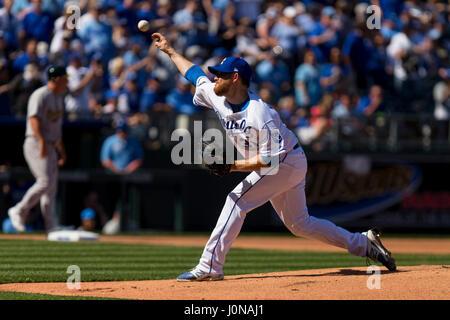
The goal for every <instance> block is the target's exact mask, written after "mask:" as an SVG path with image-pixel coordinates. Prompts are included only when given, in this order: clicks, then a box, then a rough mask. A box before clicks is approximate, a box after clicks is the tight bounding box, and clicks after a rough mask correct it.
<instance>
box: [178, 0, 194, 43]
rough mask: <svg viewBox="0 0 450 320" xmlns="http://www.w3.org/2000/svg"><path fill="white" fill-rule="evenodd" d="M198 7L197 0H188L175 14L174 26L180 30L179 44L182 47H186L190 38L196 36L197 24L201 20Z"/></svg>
mask: <svg viewBox="0 0 450 320" xmlns="http://www.w3.org/2000/svg"><path fill="white" fill-rule="evenodd" d="M197 9H198V1H197V0H187V1H186V2H185V4H184V7H183V8H182V9H180V10H177V11H176V12H175V13H174V15H173V23H174V26H175V27H176V30H177V31H178V32H179V39H178V41H177V44H178V45H180V46H181V47H186V45H187V43H188V42H190V38H191V37H194V36H195V33H196V25H197V24H198V23H199V22H200V20H199V19H198V18H197V17H196V11H197Z"/></svg>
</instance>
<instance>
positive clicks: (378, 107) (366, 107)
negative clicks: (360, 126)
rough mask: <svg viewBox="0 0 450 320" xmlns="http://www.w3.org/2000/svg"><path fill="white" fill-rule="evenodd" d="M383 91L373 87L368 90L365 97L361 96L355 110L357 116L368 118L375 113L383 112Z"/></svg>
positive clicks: (378, 87) (375, 86)
mask: <svg viewBox="0 0 450 320" xmlns="http://www.w3.org/2000/svg"><path fill="white" fill-rule="evenodd" d="M385 111H386V109H385V106H384V99H383V89H382V88H381V87H380V86H377V85H374V86H372V87H371V88H370V91H369V94H368V95H367V96H362V97H361V98H360V99H359V101H358V104H357V106H356V109H355V113H356V114H357V115H361V116H364V117H370V116H371V115H373V114H375V113H376V112H385Z"/></svg>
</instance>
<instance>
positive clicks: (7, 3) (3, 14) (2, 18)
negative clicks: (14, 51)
mask: <svg viewBox="0 0 450 320" xmlns="http://www.w3.org/2000/svg"><path fill="white" fill-rule="evenodd" d="M13 3H14V1H13V0H4V1H3V8H1V9H0V30H1V31H3V37H4V39H5V40H6V42H7V43H8V45H9V46H11V47H14V48H17V47H18V45H19V42H18V34H19V19H17V16H16V15H14V14H13V12H12V6H13Z"/></svg>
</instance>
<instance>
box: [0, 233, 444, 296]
mask: <svg viewBox="0 0 450 320" xmlns="http://www.w3.org/2000/svg"><path fill="white" fill-rule="evenodd" d="M202 250H203V248H201V247H175V246H154V245H130V244H110V243H98V242H75V243H71V242H51V241H31V240H0V283H22V282H66V281H67V279H68V277H69V276H70V275H71V274H69V273H67V268H68V267H69V266H71V265H77V266H78V267H79V268H80V270H81V281H131V280H157V279H174V278H176V276H178V275H179V274H180V273H183V272H185V271H187V270H188V269H191V268H192V267H194V266H195V265H196V264H197V262H198V259H199V258H200V255H201V253H202ZM394 257H395V259H396V261H397V265H399V266H402V265H403V266H406V265H421V264H447V265H449V264H450V255H423V254H420V255H418V254H414V255H412V254H395V255H394ZM365 264H366V261H365V259H364V258H359V257H355V256H352V255H350V254H348V253H345V252H343V253H328V252H298V251H272V250H246V249H238V248H232V249H231V250H230V252H229V254H228V256H227V263H226V265H225V269H224V272H225V274H226V275H236V274H250V273H265V272H278V271H289V270H305V269H319V268H339V267H342V268H345V267H361V266H365ZM15 295H16V296H15ZM0 299H3V300H5V299H68V298H67V297H53V296H45V295H25V294H14V293H6V292H0ZM73 299H74V298H73V297H71V298H70V300H73ZM83 299H84V298H83Z"/></svg>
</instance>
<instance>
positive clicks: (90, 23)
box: [77, 3, 114, 62]
mask: <svg viewBox="0 0 450 320" xmlns="http://www.w3.org/2000/svg"><path fill="white" fill-rule="evenodd" d="M100 14H101V5H100V4H95V3H93V4H92V6H91V8H90V9H89V12H88V13H86V14H85V15H83V16H82V17H81V18H80V29H78V30H77V34H78V36H79V37H80V39H81V41H82V43H83V46H84V50H85V52H86V54H87V55H88V56H89V57H90V56H92V55H94V54H95V53H97V52H100V53H101V54H102V58H103V61H104V62H107V61H109V60H110V59H111V58H112V57H113V55H114V44H113V42H112V27H111V26H110V25H108V24H106V23H104V22H103V21H102V20H101V19H100ZM86 15H88V16H86ZM83 17H84V20H83V21H81V19H83Z"/></svg>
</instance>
